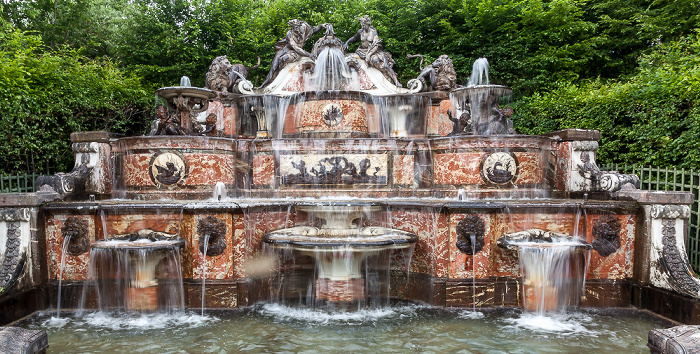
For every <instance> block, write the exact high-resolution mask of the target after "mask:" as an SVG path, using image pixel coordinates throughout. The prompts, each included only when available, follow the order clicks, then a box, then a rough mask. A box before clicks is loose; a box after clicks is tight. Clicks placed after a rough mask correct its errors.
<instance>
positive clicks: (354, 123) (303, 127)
mask: <svg viewBox="0 0 700 354" xmlns="http://www.w3.org/2000/svg"><path fill="white" fill-rule="evenodd" d="M331 103H334V104H337V105H338V106H340V108H341V109H342V110H343V119H342V120H341V121H340V123H339V124H337V125H333V126H329V125H327V124H326V123H324V121H323V118H322V117H323V109H324V108H325V107H326V106H327V105H329V104H331ZM292 110H294V111H296V112H297V115H296V117H297V119H296V124H297V131H298V132H305V131H317V130H322V131H354V132H363V133H367V132H368V131H369V130H368V129H369V128H368V126H369V123H368V120H367V109H366V104H365V103H364V102H361V101H351V100H318V101H315V100H314V101H307V102H301V103H299V104H297V105H296V107H293V108H292V107H290V111H292Z"/></svg>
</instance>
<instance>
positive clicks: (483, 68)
mask: <svg viewBox="0 0 700 354" xmlns="http://www.w3.org/2000/svg"><path fill="white" fill-rule="evenodd" d="M488 84H489V61H488V60H487V59H486V58H479V59H477V60H475V61H474V66H472V75H471V76H470V77H469V83H468V84H467V87H470V86H478V85H488Z"/></svg>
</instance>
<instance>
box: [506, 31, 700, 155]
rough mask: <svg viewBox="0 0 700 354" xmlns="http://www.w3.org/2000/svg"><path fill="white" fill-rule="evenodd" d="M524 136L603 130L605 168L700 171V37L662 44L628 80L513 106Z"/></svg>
mask: <svg viewBox="0 0 700 354" xmlns="http://www.w3.org/2000/svg"><path fill="white" fill-rule="evenodd" d="M515 112H516V113H515V116H514V121H515V124H516V129H519V131H520V132H523V133H530V134H538V133H542V132H546V131H551V130H556V129H563V128H585V129H599V130H600V131H601V134H602V139H601V147H600V150H599V155H598V161H599V162H600V163H635V164H643V165H655V166H677V167H684V168H699V167H700V36H699V35H698V34H697V33H696V34H693V35H690V36H687V37H685V38H682V39H680V40H678V41H674V42H670V43H667V44H661V45H659V46H657V47H656V48H655V50H654V51H653V52H652V53H650V54H647V55H644V56H642V57H641V58H640V60H639V70H638V71H637V73H635V74H634V75H633V76H631V77H630V78H628V79H626V80H618V81H613V82H604V81H602V80H593V81H589V82H586V83H583V84H565V85H561V86H560V87H558V88H556V89H555V90H553V91H551V92H545V93H535V94H534V95H532V96H531V97H527V98H523V99H521V100H520V101H518V102H516V103H515Z"/></svg>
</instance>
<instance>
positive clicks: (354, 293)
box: [316, 278, 365, 302]
mask: <svg viewBox="0 0 700 354" xmlns="http://www.w3.org/2000/svg"><path fill="white" fill-rule="evenodd" d="M364 297H365V280H364V279H362V278H359V279H348V280H330V279H327V278H318V279H316V300H326V301H329V302H353V301H357V300H361V299H364Z"/></svg>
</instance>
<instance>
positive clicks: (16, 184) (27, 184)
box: [0, 173, 40, 193]
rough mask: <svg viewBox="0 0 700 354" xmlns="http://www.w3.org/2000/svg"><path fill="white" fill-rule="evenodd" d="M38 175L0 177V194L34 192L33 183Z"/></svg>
mask: <svg viewBox="0 0 700 354" xmlns="http://www.w3.org/2000/svg"><path fill="white" fill-rule="evenodd" d="M39 176H40V175H39V174H34V173H32V174H16V175H0V193H29V192H34V181H35V180H36V178H37V177H39Z"/></svg>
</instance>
